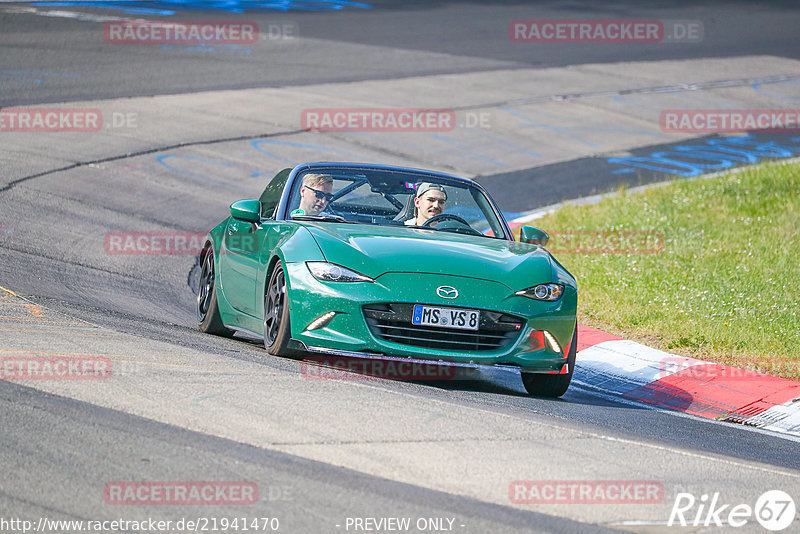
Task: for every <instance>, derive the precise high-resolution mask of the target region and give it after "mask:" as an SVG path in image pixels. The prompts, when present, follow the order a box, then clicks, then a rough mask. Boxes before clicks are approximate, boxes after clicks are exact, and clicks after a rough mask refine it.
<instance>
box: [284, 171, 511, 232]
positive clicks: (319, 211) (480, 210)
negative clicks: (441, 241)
mask: <svg viewBox="0 0 800 534" xmlns="http://www.w3.org/2000/svg"><path fill="white" fill-rule="evenodd" d="M289 212H290V214H289V216H288V218H290V219H295V220H322V221H326V220H327V221H333V222H349V223H355V224H371V225H388V226H401V227H402V226H405V227H408V228H417V229H419V228H426V229H430V230H436V231H444V232H453V233H460V234H469V235H477V236H483V237H490V238H500V239H507V237H506V235H505V232H504V230H503V224H502V223H501V222H500V221H499V220H498V216H497V215H496V213H495V210H494V209H493V208H492V204H491V202H490V201H489V199H488V198H487V197H486V195H485V194H484V193H483V192H482V191H480V190H479V189H478V188H476V187H474V186H471V185H469V184H464V183H461V182H457V181H454V180H448V179H446V178H440V177H435V176H429V175H425V174H418V173H413V172H404V171H387V170H372V169H363V168H352V169H349V168H331V169H312V170H308V171H305V172H303V173H302V174H301V175H299V176H298V178H297V179H296V180H295V181H294V186H293V189H292V192H291V194H290V199H289Z"/></svg>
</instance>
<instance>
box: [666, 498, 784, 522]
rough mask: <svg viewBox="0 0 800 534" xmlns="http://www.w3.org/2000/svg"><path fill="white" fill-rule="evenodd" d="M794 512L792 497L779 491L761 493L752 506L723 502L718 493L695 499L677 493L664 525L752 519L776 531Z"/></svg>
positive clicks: (747, 520)
mask: <svg viewBox="0 0 800 534" xmlns="http://www.w3.org/2000/svg"><path fill="white" fill-rule="evenodd" d="M796 511H797V509H796V507H795V504H794V499H792V497H791V496H790V495H789V494H788V493H786V492H785V491H781V490H770V491H766V492H764V493H763V494H762V495H761V496H760V497H759V498H758V500H756V504H755V506H752V507H751V506H750V505H749V504H745V503H741V504H737V505H732V504H729V503H724V502H723V501H722V500H721V499H720V495H719V492H716V493H714V494H713V495H711V496H709V495H707V494H703V495H701V496H700V498H699V499H698V498H696V497H695V496H694V495H692V494H691V493H678V494H677V495H676V496H675V503H674V504H673V505H672V512H671V513H670V515H669V521H667V526H670V527H671V526H673V525H680V526H682V527H685V526H693V527H700V526H702V527H712V526H716V527H722V526H726V527H743V526H744V525H746V524H747V523H749V522H750V521H752V520H753V518H755V520H756V521H758V523H759V524H760V525H761V526H762V527H764V528H765V529H767V530H770V531H772V532H778V531H780V530H784V529H786V528H787V527H789V526H790V525H791V524H792V523H793V522H794V517H795V513H796Z"/></svg>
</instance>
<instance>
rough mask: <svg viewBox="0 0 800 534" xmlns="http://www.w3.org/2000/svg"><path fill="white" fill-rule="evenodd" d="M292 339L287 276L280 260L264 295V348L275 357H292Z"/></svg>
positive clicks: (273, 270)
mask: <svg viewBox="0 0 800 534" xmlns="http://www.w3.org/2000/svg"><path fill="white" fill-rule="evenodd" d="M291 337H292V328H291V323H290V320H289V299H288V297H287V292H286V274H285V273H284V272H283V264H282V263H281V262H280V260H278V262H277V263H276V264H275V267H274V268H273V269H272V274H271V275H270V277H269V284H267V291H266V293H265V295H264V348H265V349H267V352H268V353H269V354H272V355H273V356H290V355H291V351H290V350H289V348H288V346H289V340H290V339H291Z"/></svg>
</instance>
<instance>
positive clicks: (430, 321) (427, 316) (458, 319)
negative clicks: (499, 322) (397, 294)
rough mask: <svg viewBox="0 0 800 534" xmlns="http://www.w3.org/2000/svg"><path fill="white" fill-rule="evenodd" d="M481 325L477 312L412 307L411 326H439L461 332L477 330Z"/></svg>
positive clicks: (479, 315) (416, 305)
mask: <svg viewBox="0 0 800 534" xmlns="http://www.w3.org/2000/svg"><path fill="white" fill-rule="evenodd" d="M480 323H481V312H480V311H479V310H464V309H461V308H441V307H439V306H423V305H422V304H415V305H414V315H413V316H412V318H411V324H418V325H426V326H441V327H442V328H456V329H461V330H477V329H478V327H479V326H480Z"/></svg>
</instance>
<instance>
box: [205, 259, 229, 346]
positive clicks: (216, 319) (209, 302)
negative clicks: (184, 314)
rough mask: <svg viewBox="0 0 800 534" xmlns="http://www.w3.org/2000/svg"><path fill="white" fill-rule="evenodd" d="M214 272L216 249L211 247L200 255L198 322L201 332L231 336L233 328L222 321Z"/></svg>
mask: <svg viewBox="0 0 800 534" xmlns="http://www.w3.org/2000/svg"><path fill="white" fill-rule="evenodd" d="M215 279H216V277H215V272H214V251H213V249H211V247H209V248H207V249H205V250H204V251H203V254H202V256H201V257H200V277H199V282H198V288H197V323H198V325H199V327H200V331H201V332H205V333H206V334H213V335H215V336H223V337H231V336H233V330H231V329H229V328H227V327H226V326H225V325H224V324H223V323H222V318H221V317H220V315H219V306H217V292H216V288H215V286H214V284H215Z"/></svg>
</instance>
